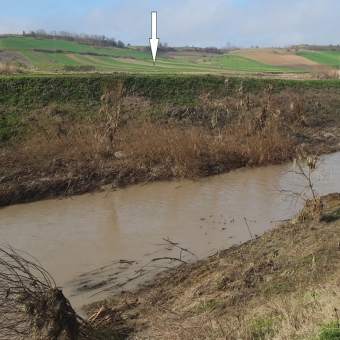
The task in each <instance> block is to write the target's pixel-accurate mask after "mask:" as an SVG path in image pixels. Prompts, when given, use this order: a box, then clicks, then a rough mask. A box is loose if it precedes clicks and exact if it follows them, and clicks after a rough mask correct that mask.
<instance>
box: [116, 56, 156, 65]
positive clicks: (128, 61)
mask: <svg viewBox="0 0 340 340" xmlns="http://www.w3.org/2000/svg"><path fill="white" fill-rule="evenodd" d="M150 58H151V56H150ZM112 59H114V60H117V61H120V62H123V63H129V64H137V65H149V64H147V63H146V62H144V61H140V60H137V59H132V58H112Z"/></svg>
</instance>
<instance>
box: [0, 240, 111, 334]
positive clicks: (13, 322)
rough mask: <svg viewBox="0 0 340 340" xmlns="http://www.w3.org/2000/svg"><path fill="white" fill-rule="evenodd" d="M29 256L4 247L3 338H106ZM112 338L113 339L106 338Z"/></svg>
mask: <svg viewBox="0 0 340 340" xmlns="http://www.w3.org/2000/svg"><path fill="white" fill-rule="evenodd" d="M103 338H104V337H103V335H102V334H101V333H100V332H99V331H97V330H95V329H94V328H93V327H92V326H91V324H90V323H88V322H86V321H85V320H83V319H82V318H81V317H80V316H79V315H77V313H76V312H75V311H74V310H73V308H72V306H71V304H70V302H69V301H68V299H67V298H66V297H65V296H64V295H63V293H62V291H61V290H60V289H58V288H57V287H56V286H55V282H54V280H53V278H52V277H51V275H50V274H49V273H48V272H47V271H46V270H45V269H44V268H42V266H41V265H40V264H39V262H38V261H37V260H36V259H35V258H33V257H30V256H29V255H28V254H25V253H22V252H19V251H18V250H15V249H13V248H12V247H10V246H2V247H0V339H1V340H9V339H33V340H43V339H44V340H46V339H49V340H59V339H60V340H61V339H63V340H76V339H80V340H81V339H103ZM105 339H109V337H105Z"/></svg>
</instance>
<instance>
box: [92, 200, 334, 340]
mask: <svg viewBox="0 0 340 340" xmlns="http://www.w3.org/2000/svg"><path fill="white" fill-rule="evenodd" d="M322 201H323V203H324V211H323V219H322V220H321V222H317V221H314V220H313V219H310V218H307V219H306V220H305V221H304V222H301V221H297V220H295V221H289V222H286V223H284V224H282V225H280V226H279V227H278V228H275V229H274V230H272V231H269V232H267V233H265V234H264V235H263V236H262V237H260V238H258V239H256V240H252V241H249V242H247V243H246V244H244V245H242V246H240V247H238V248H235V249H228V250H223V251H219V252H218V253H217V254H215V255H214V256H211V257H208V258H206V259H204V260H202V261H199V262H197V263H195V264H192V265H189V266H185V265H182V266H181V267H179V268H178V269H177V270H176V271H172V272H167V273H163V274H162V275H160V276H159V277H158V278H157V279H156V280H154V281H153V282H151V283H149V284H148V285H145V286H142V287H140V288H139V289H137V290H134V291H132V292H125V293H122V294H120V295H117V296H116V297H115V298H114V299H112V300H111V301H104V302H100V303H97V304H94V305H92V306H88V307H87V310H88V312H89V314H92V313H95V314H93V315H94V316H93V318H94V319H97V320H96V322H97V325H98V326H101V327H103V326H105V325H106V327H110V328H111V329H112V330H115V331H114V332H115V333H116V334H121V335H122V337H123V338H126V337H127V338H129V339H139V340H140V339H176V338H180V339H207V338H208V339H235V340H236V339H245V340H247V339H249V340H250V339H254V338H271V339H293V338H296V337H298V338H300V339H310V338H316V339H319V338H320V339H321V338H322V339H324V338H326V337H325V336H326V335H327V334H332V335H334V334H335V335H338V334H339V333H340V329H339V323H338V322H339V321H338V314H337V306H338V305H339V303H340V289H339V284H340V283H339V275H340V274H339V268H340V261H339V258H340V257H339V249H340V248H339V243H340V240H339V237H338V235H339V232H340V224H339V218H340V196H339V194H332V195H328V196H326V197H323V198H322ZM96 313H97V317H96V318H95V315H96ZM321 335H322V336H323V337H321Z"/></svg>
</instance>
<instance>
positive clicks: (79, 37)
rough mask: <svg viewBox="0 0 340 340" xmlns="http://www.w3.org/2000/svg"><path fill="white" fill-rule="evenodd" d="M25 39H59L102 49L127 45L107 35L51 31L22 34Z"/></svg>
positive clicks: (40, 30)
mask: <svg viewBox="0 0 340 340" xmlns="http://www.w3.org/2000/svg"><path fill="white" fill-rule="evenodd" d="M22 36H24V37H33V38H44V39H58V40H67V41H72V42H77V43H79V44H85V45H95V46H101V47H119V48H124V47H125V43H124V42H123V41H121V40H118V41H117V40H116V38H109V37H107V36H105V35H99V34H87V33H71V32H67V31H51V32H49V33H48V32H46V31H45V30H44V29H38V30H36V31H29V32H28V33H26V32H25V31H23V32H22Z"/></svg>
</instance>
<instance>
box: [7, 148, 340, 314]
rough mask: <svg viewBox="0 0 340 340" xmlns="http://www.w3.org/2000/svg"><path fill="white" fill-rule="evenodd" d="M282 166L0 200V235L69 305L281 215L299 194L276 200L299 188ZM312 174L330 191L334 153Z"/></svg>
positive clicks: (334, 181) (336, 165) (243, 236)
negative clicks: (31, 260)
mask: <svg viewBox="0 0 340 340" xmlns="http://www.w3.org/2000/svg"><path fill="white" fill-rule="evenodd" d="M291 169H292V164H287V165H282V166H268V167H261V168H256V169H239V170H236V171H231V172H230V173H227V174H224V175H220V176H213V177H208V178H203V179H200V180H198V181H190V180H185V181H171V182H160V183H152V184H146V185H137V186H132V187H128V188H126V189H119V190H116V191H107V192H100V193H96V194H86V195H82V196H75V197H72V198H64V199H51V200H46V201H41V202H35V203H29V204H19V205H14V206H10V207H6V208H2V209H0V243H1V244H10V245H11V246H12V247H14V248H17V249H19V250H22V251H25V252H27V253H29V254H31V255H32V256H34V257H36V258H37V259H38V260H39V261H40V262H41V264H42V266H43V267H44V268H45V269H46V270H47V271H48V272H49V273H50V274H51V275H52V276H53V277H54V279H55V281H56V283H57V285H58V286H59V287H62V288H63V292H64V294H65V295H66V296H67V297H69V299H70V301H71V303H72V305H73V306H74V307H75V308H76V309H77V310H78V311H79V309H80V307H81V306H82V305H83V304H85V303H89V302H91V301H96V300H100V299H104V298H106V297H107V296H109V295H110V294H112V293H115V292H117V291H120V290H122V289H128V288H131V287H133V286H134V285H136V284H141V283H143V282H145V280H146V279H148V278H150V277H151V276H150V275H151V274H152V273H155V272H156V271H157V270H160V269H163V268H164V267H169V266H172V265H174V264H179V263H180V261H179V260H182V261H186V262H190V261H194V260H195V257H194V256H193V255H192V254H191V253H193V254H195V255H196V256H197V258H202V257H204V256H207V255H210V254H213V253H214V252H216V251H218V250H221V249H225V248H228V247H230V246H232V245H235V244H236V245H238V244H240V243H242V242H244V241H247V240H248V239H249V238H250V233H251V234H252V236H253V237H255V235H261V234H263V233H264V232H265V231H267V230H269V229H271V228H273V227H274V226H275V225H276V224H278V223H279V221H281V220H284V219H288V218H291V217H292V216H293V215H294V214H295V213H296V212H297V211H298V210H299V209H300V208H301V203H296V202H295V201H293V202H292V201H291V200H290V199H288V200H283V201H282V199H283V198H284V197H283V196H282V195H279V194H278V190H277V188H278V187H281V188H285V189H293V190H294V191H299V190H301V188H302V187H301V186H303V183H304V181H303V179H302V177H301V176H297V175H294V174H293V173H291V172H289V171H290V170H291ZM313 178H314V180H315V181H316V182H315V188H316V190H317V192H318V193H319V194H320V195H324V194H327V193H330V192H335V191H340V180H339V179H340V153H335V154H332V155H329V156H325V157H323V163H322V165H321V166H320V168H319V169H318V170H317V171H316V172H315V174H314V176H313ZM245 219H246V221H245ZM246 222H247V224H248V227H249V230H250V233H249V230H248V228H247V226H246ZM164 239H165V240H168V241H165V240H164ZM169 240H170V241H171V242H174V243H178V244H177V245H172V244H171V243H170V242H169ZM178 247H181V248H185V249H187V250H188V251H190V253H189V252H187V251H184V250H181V249H180V248H178ZM171 258H175V260H172V261H171V260H170V259H171ZM141 274H142V275H141Z"/></svg>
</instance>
